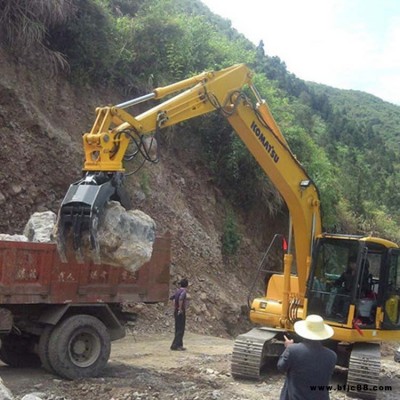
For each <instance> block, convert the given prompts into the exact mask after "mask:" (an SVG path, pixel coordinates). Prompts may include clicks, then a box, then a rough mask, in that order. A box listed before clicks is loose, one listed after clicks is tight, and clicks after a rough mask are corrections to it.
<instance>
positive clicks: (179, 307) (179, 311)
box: [170, 279, 189, 351]
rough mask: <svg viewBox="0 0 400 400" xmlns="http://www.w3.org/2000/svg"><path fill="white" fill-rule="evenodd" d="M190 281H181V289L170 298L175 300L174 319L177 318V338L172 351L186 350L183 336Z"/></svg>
mask: <svg viewBox="0 0 400 400" xmlns="http://www.w3.org/2000/svg"><path fill="white" fill-rule="evenodd" d="M188 284H189V282H188V280H187V279H182V280H181V281H180V288H179V289H178V290H177V291H176V292H175V293H174V294H173V295H172V296H171V297H170V299H171V300H174V306H175V310H174V317H175V337H174V341H173V342H172V345H171V350H180V351H182V350H186V348H185V347H183V335H184V333H185V325H186V303H187V292H186V290H187V287H188Z"/></svg>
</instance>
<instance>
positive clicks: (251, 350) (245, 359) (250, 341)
mask: <svg viewBox="0 0 400 400" xmlns="http://www.w3.org/2000/svg"><path fill="white" fill-rule="evenodd" d="M278 332H279V331H278V330H267V329H262V328H254V329H252V330H251V331H249V332H247V333H244V334H242V335H239V336H238V337H237V338H236V340H235V345H234V347H233V353H232V363H231V373H232V376H233V377H234V378H245V379H256V380H258V379H260V372H261V368H262V366H263V365H264V364H265V361H266V359H267V357H269V356H278V355H279V354H280V352H282V343H280V342H277V341H276V340H275V339H274V338H275V336H276V335H277V334H278Z"/></svg>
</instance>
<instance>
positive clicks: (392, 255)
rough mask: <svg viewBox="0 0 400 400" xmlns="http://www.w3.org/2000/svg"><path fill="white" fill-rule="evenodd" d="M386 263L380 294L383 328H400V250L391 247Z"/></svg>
mask: <svg viewBox="0 0 400 400" xmlns="http://www.w3.org/2000/svg"><path fill="white" fill-rule="evenodd" d="M385 264H386V265H385V267H386V268H383V269H382V270H383V271H386V273H384V274H383V275H384V276H382V280H383V282H382V283H381V284H380V286H381V287H380V296H379V298H380V300H381V301H380V302H379V303H380V305H381V307H382V311H383V313H384V316H383V323H382V328H383V329H385V330H400V250H399V249H390V250H389V251H388V257H387V259H386V260H385Z"/></svg>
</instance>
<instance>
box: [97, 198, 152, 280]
mask: <svg viewBox="0 0 400 400" xmlns="http://www.w3.org/2000/svg"><path fill="white" fill-rule="evenodd" d="M155 228H156V225H155V222H154V220H153V219H152V218H151V217H149V216H148V215H147V214H145V213H144V212H142V211H140V210H130V211H126V210H125V209H124V208H123V207H122V206H121V205H120V204H119V203H117V202H114V201H112V202H109V203H108V205H107V206H106V208H105V211H104V214H103V219H102V221H101V222H100V224H99V229H98V235H97V237H98V241H99V245H100V255H101V262H102V263H106V264H110V265H115V266H122V267H124V268H125V269H127V270H129V271H131V272H135V271H137V270H138V269H139V268H140V267H141V266H142V265H143V264H145V263H146V262H148V261H149V260H150V258H151V254H152V252H153V244H154V240H155V236H156V235H155Z"/></svg>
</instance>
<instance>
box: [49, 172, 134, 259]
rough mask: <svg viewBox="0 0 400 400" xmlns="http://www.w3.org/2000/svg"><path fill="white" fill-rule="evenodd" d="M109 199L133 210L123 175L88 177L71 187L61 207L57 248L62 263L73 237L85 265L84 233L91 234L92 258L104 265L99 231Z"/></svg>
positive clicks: (91, 175)
mask: <svg viewBox="0 0 400 400" xmlns="http://www.w3.org/2000/svg"><path fill="white" fill-rule="evenodd" d="M110 200H116V201H120V202H121V204H122V206H123V207H125V208H126V209H129V208H130V201H129V197H128V195H127V193H126V191H125V189H124V188H123V186H122V177H121V173H112V174H109V175H106V174H104V173H94V174H88V175H87V176H86V177H85V178H83V179H82V180H80V181H78V182H76V183H74V184H72V185H70V187H69V189H68V191H67V194H66V195H65V197H64V200H63V202H62V204H61V207H60V210H59V215H58V221H57V227H56V234H57V238H56V241H57V248H58V252H59V254H60V258H61V260H62V261H63V262H67V258H68V257H67V255H68V249H69V246H68V243H67V242H68V238H70V237H71V236H72V237H71V239H70V240H72V248H73V250H74V252H75V257H76V259H77V260H78V262H83V260H84V255H83V254H82V242H83V240H82V238H83V235H85V234H88V235H89V242H90V247H91V250H93V251H92V253H91V258H92V259H93V260H94V261H95V262H96V263H100V262H101V260H100V246H99V243H98V240H97V229H98V224H99V218H100V217H101V214H102V212H103V209H104V207H105V205H106V203H107V202H108V201H110ZM71 231H72V232H71ZM70 232H71V234H70Z"/></svg>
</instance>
